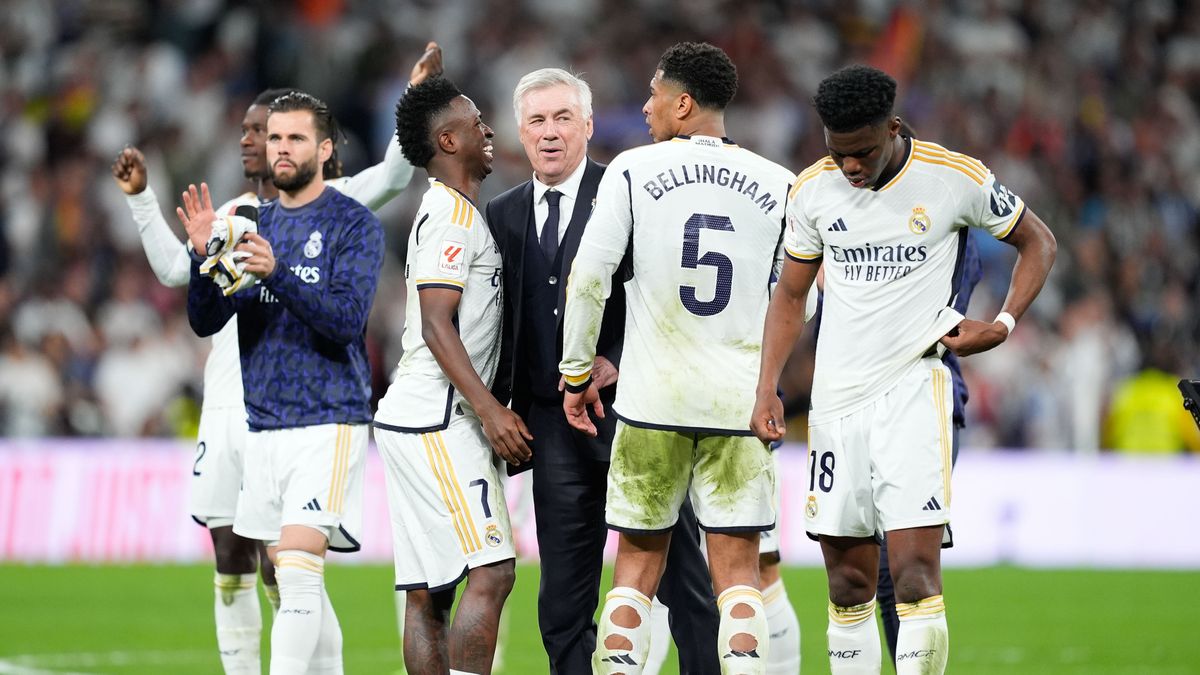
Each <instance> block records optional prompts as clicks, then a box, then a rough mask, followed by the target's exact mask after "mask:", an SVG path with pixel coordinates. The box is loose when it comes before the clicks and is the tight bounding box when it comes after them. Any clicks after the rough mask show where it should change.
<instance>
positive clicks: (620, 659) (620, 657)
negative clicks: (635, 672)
mask: <svg viewBox="0 0 1200 675" xmlns="http://www.w3.org/2000/svg"><path fill="white" fill-rule="evenodd" d="M600 660H601V661H608V662H609V663H620V664H622V665H626V666H636V665H637V664H638V662H637V661H635V660H633V657H632V656H630V655H628V654H613V655H612V656H606V657H604V658H602V659H600Z"/></svg>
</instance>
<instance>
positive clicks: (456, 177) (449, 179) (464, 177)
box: [428, 162, 483, 203]
mask: <svg viewBox="0 0 1200 675" xmlns="http://www.w3.org/2000/svg"><path fill="white" fill-rule="evenodd" d="M428 170H429V175H430V176H432V177H434V178H436V179H437V180H438V182H439V183H441V184H442V185H445V186H448V187H452V188H454V189H455V190H458V191H459V192H461V193H462V195H463V196H464V197H466V198H467V199H470V200H471V202H472V203H475V202H478V201H479V186H480V185H482V184H483V179H482V178H476V177H475V176H472V175H470V174H469V172H467V171H466V170H465V169H464V168H462V167H460V166H458V165H456V164H449V165H443V164H435V163H434V162H430V163H429V167H428Z"/></svg>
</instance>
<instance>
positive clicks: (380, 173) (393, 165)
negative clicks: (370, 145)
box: [333, 42, 442, 211]
mask: <svg viewBox="0 0 1200 675" xmlns="http://www.w3.org/2000/svg"><path fill="white" fill-rule="evenodd" d="M441 74H442V48H441V47H439V46H438V44H437V43H436V42H430V43H429V44H428V45H426V46H425V53H424V54H422V55H421V58H420V59H418V60H417V63H416V65H414V66H413V69H412V74H411V76H410V77H409V81H408V84H409V86H412V85H414V84H420V83H422V82H424V81H425V80H426V79H428V78H430V77H437V76H438V75H441ZM412 176H413V165H412V164H409V163H408V160H407V159H405V158H404V154H403V153H402V152H401V151H400V141H399V140H397V138H396V137H395V136H394V135H393V136H392V140H391V141H390V142H389V143H388V146H387V150H386V151H385V152H384V155H383V161H382V162H380V163H379V164H376V165H375V166H372V167H368V168H366V169H364V170H362V171H360V172H358V173H357V174H355V175H353V176H350V177H349V178H346V179H344V182H342V183H340V184H338V183H333V186H334V187H335V188H337V189H338V190H340V191H341V192H342V194H345V195H346V196H347V197H350V198H351V199H353V200H355V201H357V202H359V203H360V204H363V205H365V206H366V207H367V208H368V209H371V210H372V211H377V210H379V209H380V208H381V207H382V206H383V205H384V204H387V203H388V202H390V201H391V200H392V199H394V198H395V197H396V195H398V194H400V193H401V192H402V191H403V190H404V187H405V186H406V185H408V182H409V181H410V180H412Z"/></svg>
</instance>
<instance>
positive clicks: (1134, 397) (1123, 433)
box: [1107, 344, 1200, 453]
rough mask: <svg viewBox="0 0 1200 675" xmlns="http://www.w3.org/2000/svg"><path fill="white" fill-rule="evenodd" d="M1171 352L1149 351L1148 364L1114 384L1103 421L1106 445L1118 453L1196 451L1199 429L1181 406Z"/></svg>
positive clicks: (1158, 348) (1162, 348) (1164, 349)
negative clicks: (1104, 422)
mask: <svg viewBox="0 0 1200 675" xmlns="http://www.w3.org/2000/svg"><path fill="white" fill-rule="evenodd" d="M1172 354H1173V352H1172V350H1171V349H1170V348H1169V347H1167V346H1166V345H1161V344H1160V345H1155V346H1154V348H1152V349H1151V350H1150V357H1149V359H1148V361H1149V363H1148V364H1147V365H1146V367H1145V368H1143V369H1142V370H1140V371H1138V372H1137V373H1136V374H1134V375H1132V376H1131V377H1129V378H1128V379H1126V380H1125V381H1123V382H1121V383H1120V384H1118V385H1117V388H1116V391H1115V392H1114V393H1113V400H1112V409H1111V410H1110V411H1109V416H1108V421H1107V440H1108V443H1107V446H1108V447H1110V448H1112V449H1113V450H1116V451H1118V452H1130V453H1177V452H1184V451H1189V450H1190V451H1192V452H1200V430H1197V427H1196V422H1195V420H1193V419H1192V415H1191V413H1189V412H1188V411H1187V410H1186V409H1184V407H1183V404H1182V403H1181V400H1180V394H1179V389H1178V388H1177V383H1178V382H1179V376H1178V375H1173V374H1171V370H1172V369H1171V366H1172V365H1173V364H1172V361H1173V356H1172Z"/></svg>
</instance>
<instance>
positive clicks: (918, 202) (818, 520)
mask: <svg viewBox="0 0 1200 675" xmlns="http://www.w3.org/2000/svg"><path fill="white" fill-rule="evenodd" d="M895 96H896V82H895V80H893V79H892V78H891V77H890V76H888V75H887V74H886V73H883V72H882V71H879V70H876V69H874V68H868V67H864V66H851V67H849V68H845V69H842V70H840V71H838V72H836V73H834V74H833V75H831V76H829V77H828V78H826V79H825V80H824V81H823V82H822V83H821V85H820V87H819V89H818V91H817V95H816V97H815V98H814V101H813V102H814V105H815V107H816V109H817V114H818V115H819V116H820V117H821V121H822V123H823V125H824V128H825V141H826V145H827V146H828V148H829V156H828V157H825V158H824V159H822V160H821V161H818V162H817V163H815V164H813V165H812V166H811V167H809V168H808V169H806V170H805V171H803V172H801V173H800V175H799V176H798V177H797V178H796V181H795V185H794V186H793V187H792V189H791V193H790V195H789V200H788V207H787V213H788V220H787V233H786V239H785V243H786V247H787V256H788V261H787V262H786V264H785V266H784V271H783V275H782V277H781V279H780V282H779V286H778V288H777V289H776V292H775V295H774V296H773V297H772V299H771V307H770V309H769V311H768V313H767V320H766V324H765V328H764V331H763V351H762V369H761V372H760V376H759V383H758V393H757V402H756V403H755V406H754V415H753V417H752V418H751V421H750V424H751V428H752V429H753V430H754V432H755V434H756V435H757V436H758V437H759V438H760V439H763V440H765V441H773V440H776V439H778V438H781V437H782V436H783V433H784V431H785V429H784V421H783V408H782V405H781V404H780V402H779V397H778V396H777V395H776V387H777V384H778V380H779V374H780V371H781V369H782V368H783V364H784V361H785V360H786V358H787V355H788V353H789V352H790V351H791V348H792V345H793V343H794V342H795V340H796V338H797V337H798V336H799V334H800V331H801V329H802V327H803V323H802V321H801V320H800V317H802V316H803V312H802V311H801V308H802V307H803V303H804V302H805V296H806V294H807V293H808V290H809V287H810V286H811V285H812V283H813V279H814V278H815V277H816V274H817V269H818V267H819V265H818V264H817V263H819V262H821V261H822V260H824V263H825V302H824V307H823V312H824V315H823V317H822V319H821V331H820V334H819V336H818V338H817V361H816V370H815V372H814V374H813V391H812V412H811V414H810V417H809V448H810V455H809V475H808V477H809V485H808V498H807V501H806V504H805V517H806V519H807V529H808V531H809V533H811V534H813V535H816V536H817V537H818V538H819V540H820V542H821V550H822V554H823V555H824V557H825V565H826V569H827V572H828V576H829V628H828V639H829V661H830V668H831V670H832V672H834V673H878V672H879V669H880V667H881V665H880V664H881V653H880V644H879V629H878V624H877V623H876V621H875V611H874V610H875V590H876V581H877V568H878V564H879V546H878V544H877V543H876V540H875V538H874V535H875V534H876V532H884V533H886V536H887V540H888V557H889V563H890V567H891V573H892V577H893V578H894V580H895V585H896V600H897V603H898V604H897V613H898V614H899V618H900V629H899V635H898V641H897V646H896V651H897V655H896V668H897V672H899V673H900V674H901V675H904V674H906V673H941V672H943V671H944V670H945V667H946V659H947V654H948V647H949V634H948V631H947V628H946V615H945V605H944V603H943V600H942V580H941V555H940V554H941V549H940V547H941V543H942V535H943V529H944V527H945V525H946V524H947V523H949V521H950V455H951V432H950V425H951V390H950V376H949V372H948V370H947V369H946V367H945V365H943V364H942V362H941V360H940V359H939V358H938V351H939V349H941V348H948V349H951V350H953V351H954V352H955V353H956V354H957V355H959V356H967V355H969V354H974V353H976V352H981V351H985V350H988V349H991V348H993V347H995V346H997V345H999V344H1000V343H1002V342H1004V340H1005V339H1006V338H1007V337H1008V335H1009V333H1010V331H1011V330H1012V328H1013V326H1014V325H1015V322H1016V320H1018V319H1019V318H1020V317H1021V315H1022V314H1024V313H1025V310H1026V309H1028V307H1029V305H1030V303H1032V302H1033V299H1034V298H1035V297H1036V296H1037V294H1038V291H1039V290H1040V289H1041V287H1042V284H1043V283H1044V281H1045V279H1046V275H1047V274H1048V273H1049V271H1050V267H1051V265H1052V264H1053V262H1054V256H1055V241H1054V237H1053V235H1052V234H1051V233H1050V230H1049V229H1048V228H1047V227H1046V225H1045V223H1043V222H1042V221H1041V219H1040V218H1038V217H1037V216H1036V215H1034V213H1033V212H1032V211H1031V210H1030V209H1028V208H1027V207H1026V206H1025V204H1024V203H1023V202H1022V201H1021V199H1020V198H1019V197H1017V196H1016V195H1014V194H1012V193H1011V192H1010V191H1009V190H1007V189H1006V188H1005V187H1004V186H1003V185H1001V184H1000V183H999V182H998V181H997V180H996V177H995V176H994V175H992V173H991V172H990V171H989V170H988V169H987V168H986V167H985V166H984V165H983V164H981V163H980V162H979V161H977V160H975V159H973V158H971V157H968V156H966V155H961V154H958V153H954V152H950V151H949V150H946V149H945V148H942V147H941V146H938V145H935V144H933V143H925V142H921V141H918V140H915V139H910V138H907V137H905V136H904V135H902V134H900V118H899V117H897V116H896V114H895V112H894V110H893V105H894V102H895ZM968 227H978V228H982V229H985V230H986V231H988V232H989V233H991V234H992V235H993V236H995V237H997V238H999V239H1001V240H1003V241H1005V242H1008V243H1009V244H1011V245H1013V246H1014V247H1015V248H1016V249H1017V251H1018V257H1017V262H1016V265H1015V267H1014V269H1013V273H1012V282H1011V285H1010V287H1009V293H1008V297H1007V298H1006V299H1005V302H1004V308H1003V311H1002V312H1001V313H1000V315H999V316H998V317H997V318H996V320H995V321H994V322H991V323H988V322H983V321H973V320H969V319H964V318H963V317H962V315H961V314H959V313H958V312H957V311H955V310H954V308H953V303H954V300H955V294H956V292H957V290H958V274H957V272H958V261H959V259H960V256H961V254H962V247H963V244H964V242H965V241H966V235H967V229H966V228H968Z"/></svg>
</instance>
